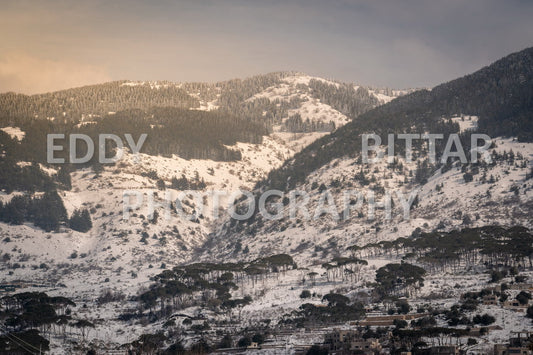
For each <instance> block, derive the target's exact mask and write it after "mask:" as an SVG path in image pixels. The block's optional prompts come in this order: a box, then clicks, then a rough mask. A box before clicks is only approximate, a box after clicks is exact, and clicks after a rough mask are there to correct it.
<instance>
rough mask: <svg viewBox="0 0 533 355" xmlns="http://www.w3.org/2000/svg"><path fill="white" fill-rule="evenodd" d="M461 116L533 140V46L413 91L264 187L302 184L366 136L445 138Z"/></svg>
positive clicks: (299, 158) (300, 157) (495, 132)
mask: <svg viewBox="0 0 533 355" xmlns="http://www.w3.org/2000/svg"><path fill="white" fill-rule="evenodd" d="M460 114H468V115H475V116H478V117H479V131H480V132H484V133H487V134H488V135H489V136H492V137H497V136H508V137H510V136H514V137H518V139H519V140H521V141H528V142H531V141H533V47H532V48H528V49H525V50H523V51H521V52H518V53H514V54H511V55H509V56H507V57H505V58H503V59H500V60H498V61H497V62H495V63H493V64H492V65H490V66H488V67H485V68H483V69H481V70H479V71H477V72H475V73H473V74H470V75H466V76H464V77H462V78H459V79H456V80H453V81H450V82H448V83H445V84H441V85H439V86H436V87H435V88H433V89H432V90H420V91H416V92H413V93H411V94H408V95H405V96H402V97H400V98H398V99H397V100H394V101H392V102H390V103H388V104H385V105H382V106H380V107H377V108H375V109H373V110H371V111H368V112H366V113H364V114H362V115H360V116H359V117H358V119H357V121H352V122H350V123H348V124H347V125H345V126H344V127H342V128H340V129H338V130H336V131H335V132H333V133H332V134H331V135H328V136H326V137H323V138H322V139H320V140H318V141H316V142H314V143H313V144H312V145H310V146H309V147H308V148H306V149H305V150H304V151H302V152H301V153H299V154H297V155H296V156H295V157H294V158H293V159H291V160H289V161H287V162H286V163H285V164H284V165H283V167H281V168H280V169H278V170H275V171H273V172H272V173H271V174H270V175H269V178H268V180H267V182H265V186H270V187H275V188H285V187H286V186H291V187H292V186H295V185H296V184H298V183H301V182H303V181H304V180H305V178H306V177H307V176H308V175H309V174H310V173H311V172H312V171H314V170H316V169H318V168H320V167H322V166H324V165H326V164H327V163H329V162H330V161H331V160H333V159H335V158H339V157H342V156H344V155H347V154H353V153H355V152H356V151H358V149H359V148H360V141H361V139H360V135H361V134H362V133H366V132H374V133H377V134H379V135H381V136H384V137H386V136H387V134H388V133H405V132H415V133H420V132H426V131H429V132H439V133H445V132H450V129H451V130H454V129H457V128H453V127H451V126H450V125H448V124H447V123H445V122H443V121H442V120H441V118H442V117H444V116H447V117H451V116H453V115H460ZM354 143H355V144H354ZM441 148H442V147H441ZM289 177H290V181H288V180H289Z"/></svg>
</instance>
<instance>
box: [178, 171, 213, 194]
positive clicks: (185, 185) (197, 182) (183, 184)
mask: <svg viewBox="0 0 533 355" xmlns="http://www.w3.org/2000/svg"><path fill="white" fill-rule="evenodd" d="M206 186H207V185H206V183H205V180H204V179H203V178H200V176H199V175H198V172H196V174H195V176H194V178H193V179H190V180H189V179H187V177H186V176H185V175H183V174H182V175H181V177H180V178H179V179H178V178H176V177H173V178H172V180H171V187H172V188H173V189H176V190H179V191H184V190H203V189H205V187H206Z"/></svg>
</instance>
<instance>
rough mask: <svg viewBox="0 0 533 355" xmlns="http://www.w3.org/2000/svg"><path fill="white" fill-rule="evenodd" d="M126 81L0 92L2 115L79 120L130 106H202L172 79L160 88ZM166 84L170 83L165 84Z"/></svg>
mask: <svg viewBox="0 0 533 355" xmlns="http://www.w3.org/2000/svg"><path fill="white" fill-rule="evenodd" d="M125 83H126V82H125V81H114V82H110V83H105V84H98V85H90V86H84V87H80V88H74V89H68V90H62V91H56V92H52V93H46V94H39V95H31V96H28V95H22V94H15V93H6V94H0V117H6V118H24V119H34V118H42V119H46V118H52V117H53V118H54V119H55V120H58V121H78V120H80V119H82V118H87V117H86V115H89V114H92V115H105V114H107V113H108V112H116V111H121V110H125V109H130V108H139V109H148V108H150V107H154V106H160V107H181V108H189V107H198V105H199V103H198V100H197V99H195V98H192V97H191V96H190V95H189V94H188V93H187V92H186V91H185V90H183V89H181V88H178V87H177V86H176V85H173V84H171V83H161V84H162V86H161V87H159V88H158V89H153V88H152V87H151V86H150V85H149V84H144V85H136V86H129V85H125ZM165 84H166V85H165Z"/></svg>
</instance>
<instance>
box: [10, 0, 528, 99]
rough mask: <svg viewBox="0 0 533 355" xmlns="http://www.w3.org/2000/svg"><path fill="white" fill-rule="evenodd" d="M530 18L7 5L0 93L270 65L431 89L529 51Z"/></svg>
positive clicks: (354, 4) (515, 5)
mask: <svg viewBox="0 0 533 355" xmlns="http://www.w3.org/2000/svg"><path fill="white" fill-rule="evenodd" d="M532 18H533V1H529V0H523V1H517V0H506V1H501V0H464V1H461V0H443V1H427V0H424V1H423V0H403V1H379V0H361V1H349V0H339V1H335V0H324V1H314V0H296V1H269V0H260V1H255V0H242V1H241V0H235V1H234V0H228V1H225V0H211V1H203V0H190V1H189V0H176V1H137V0H129V1H122V0H112V1H99V0H91V1H79V2H75V1H67V0H63V1H61V0H57V1H43V0H41V1H24V0H17V1H10V0H8V1H6V0H3V1H2V2H1V4H0V92H4V91H16V92H23V93H38V92H45V91H50V90H57V89H63V88H67V87H73V86H81V85H86V84H93V83H98V82H104V81H108V80H118V79H131V80H171V81H218V80H225V79H230V78H235V77H245V76H250V75H254V74H261V73H267V72H271V71H277V70H297V71H302V72H306V73H308V74H312V75H318V76H323V77H327V78H333V79H338V80H342V81H349V82H356V83H360V84H366V85H376V86H389V87H394V88H404V87H421V86H433V85H436V84H438V83H440V82H443V81H448V80H450V79H453V78H455V77H458V76H461V75H464V74H467V73H470V72H472V71H475V70H477V69H479V68H480V67H482V66H484V65H487V64H489V63H491V62H492V61H494V60H496V59H499V58H500V57H503V56H505V55H507V54H509V53H511V52H514V51H518V50H521V49H523V48H526V47H529V46H532V45H533V24H532V23H533V21H532Z"/></svg>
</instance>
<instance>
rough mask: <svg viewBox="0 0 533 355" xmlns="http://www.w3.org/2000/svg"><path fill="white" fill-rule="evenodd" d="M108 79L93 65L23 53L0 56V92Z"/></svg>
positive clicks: (44, 89)
mask: <svg viewBox="0 0 533 355" xmlns="http://www.w3.org/2000/svg"><path fill="white" fill-rule="evenodd" d="M109 80H110V76H109V74H108V73H107V71H106V70H105V69H104V68H102V67H98V66H94V65H89V64H84V63H77V62H74V61H62V60H50V59H43V58H38V57H34V56H30V55H28V54H25V53H9V54H5V55H0V92H6V91H15V92H19V93H24V94H36V93H44V92H49V91H55V90H61V89H67V88H71V87H76V86H83V85H90V84H96V83H101V82H105V81H109Z"/></svg>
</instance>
